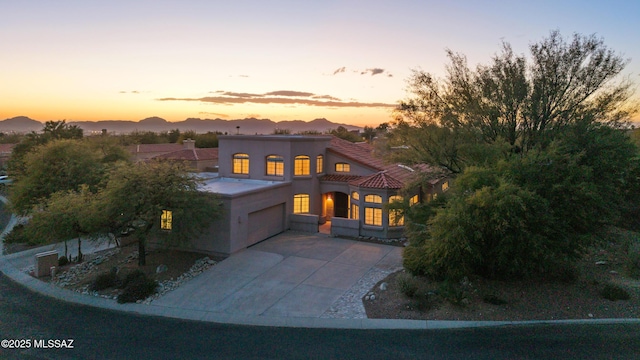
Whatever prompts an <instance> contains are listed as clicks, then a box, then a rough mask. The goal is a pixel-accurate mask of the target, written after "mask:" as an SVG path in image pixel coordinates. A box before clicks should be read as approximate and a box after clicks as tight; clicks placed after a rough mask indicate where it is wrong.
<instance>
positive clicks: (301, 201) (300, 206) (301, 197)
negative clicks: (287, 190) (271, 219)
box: [293, 194, 309, 214]
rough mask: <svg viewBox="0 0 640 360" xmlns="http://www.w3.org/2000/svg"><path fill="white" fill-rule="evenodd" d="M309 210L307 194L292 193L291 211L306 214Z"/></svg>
mask: <svg viewBox="0 0 640 360" xmlns="http://www.w3.org/2000/svg"><path fill="white" fill-rule="evenodd" d="M308 212H309V194H295V195H293V213H294V214H306V213H308Z"/></svg>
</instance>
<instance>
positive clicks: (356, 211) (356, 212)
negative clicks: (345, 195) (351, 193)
mask: <svg viewBox="0 0 640 360" xmlns="http://www.w3.org/2000/svg"><path fill="white" fill-rule="evenodd" d="M351 218H352V219H354V220H358V219H360V207H359V206H358V205H356V204H351Z"/></svg>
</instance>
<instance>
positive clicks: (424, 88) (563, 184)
mask: <svg viewBox="0 0 640 360" xmlns="http://www.w3.org/2000/svg"><path fill="white" fill-rule="evenodd" d="M448 55H449V58H450V64H449V66H448V67H447V75H446V78H445V79H444V80H440V79H437V78H435V77H434V76H433V75H431V74H429V73H426V72H423V71H415V72H414V74H413V76H412V77H411V79H410V80H409V81H410V93H411V95H412V96H411V97H410V98H409V99H407V100H405V101H403V102H402V103H401V104H400V106H399V108H398V110H397V121H396V123H395V124H394V127H393V129H392V130H391V131H390V132H389V135H388V144H389V146H390V147H391V146H393V147H394V149H395V151H393V152H391V157H392V158H394V160H396V161H398V160H399V161H404V162H406V163H410V164H411V163H430V164H434V165H439V166H441V167H444V168H446V169H448V170H450V171H451V172H452V173H454V174H458V179H457V180H456V181H454V182H453V186H452V187H451V191H450V194H448V196H447V197H446V199H447V200H446V201H440V202H438V203H435V204H433V205H431V206H430V205H427V206H424V207H420V208H418V209H414V210H413V211H408V212H407V214H408V222H409V229H410V231H409V237H410V239H411V242H410V244H411V245H410V246H409V248H407V251H406V252H405V266H406V267H407V268H408V269H409V270H411V271H413V272H415V273H422V274H427V275H431V276H434V277H439V278H459V277H462V276H467V275H471V274H478V275H482V276H487V277H507V278H513V277H527V276H535V275H539V274H546V275H550V274H554V273H558V272H560V271H562V269H563V268H564V269H566V268H567V266H570V265H571V264H572V262H573V261H574V260H576V259H578V258H579V257H580V255H581V251H582V250H584V249H585V248H587V247H588V246H590V245H591V244H593V242H594V241H595V239H596V238H597V235H598V233H599V231H600V230H602V229H604V228H606V227H607V226H608V225H613V224H618V223H619V220H620V219H621V218H624V217H625V216H624V213H625V211H629V209H632V208H634V207H633V206H628V205H629V202H630V201H635V200H631V199H632V198H633V199H637V196H634V195H633V194H631V193H629V189H638V185H639V184H638V182H639V181H640V179H639V178H638V171H637V169H638V166H637V158H638V149H637V147H636V146H635V145H634V144H633V143H632V142H631V141H630V139H629V136H628V135H627V134H626V132H625V129H624V125H625V122H626V121H627V120H628V119H629V118H630V116H631V115H632V114H633V113H634V112H635V111H636V109H637V105H636V104H634V103H632V102H631V100H630V99H631V95H632V91H631V87H632V84H631V83H630V82H628V81H626V80H625V79H620V75H621V73H622V71H623V69H624V67H625V65H626V63H627V61H626V60H624V59H623V58H621V57H620V56H619V55H616V54H615V53H614V52H613V51H612V50H610V49H609V48H608V47H606V46H605V45H604V43H603V41H602V40H601V39H597V38H595V37H594V36H581V35H574V36H573V37H572V38H571V39H570V40H566V39H564V38H563V37H561V36H560V34H559V33H558V32H552V33H551V34H550V36H549V37H548V38H546V39H543V40H542V41H541V42H538V43H535V44H532V45H531V46H530V55H529V57H525V56H524V55H516V54H514V53H513V51H512V49H511V47H510V46H509V44H504V45H503V49H502V52H501V53H500V54H498V55H496V56H495V57H494V58H493V59H492V61H491V62H490V63H489V65H479V66H477V67H476V69H470V68H469V67H468V65H467V63H466V59H465V57H464V56H463V55H460V54H456V53H453V52H451V51H449V52H448ZM635 208H636V209H637V207H635ZM420 209H421V210H422V211H421V212H420V211H418V210H420ZM425 214H426V215H425ZM418 221H419V222H420V223H417V222H418ZM412 222H413V224H412Z"/></svg>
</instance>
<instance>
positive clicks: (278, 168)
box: [267, 155, 284, 176]
mask: <svg viewBox="0 0 640 360" xmlns="http://www.w3.org/2000/svg"><path fill="white" fill-rule="evenodd" d="M267 175H272V176H282V175H284V159H283V158H282V156H280V155H269V156H267Z"/></svg>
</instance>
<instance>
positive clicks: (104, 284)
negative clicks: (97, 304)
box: [89, 270, 120, 291]
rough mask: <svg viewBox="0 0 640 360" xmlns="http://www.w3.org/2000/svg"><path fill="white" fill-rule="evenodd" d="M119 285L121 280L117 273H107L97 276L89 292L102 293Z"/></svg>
mask: <svg viewBox="0 0 640 360" xmlns="http://www.w3.org/2000/svg"><path fill="white" fill-rule="evenodd" d="M119 284H120V279H119V278H118V274H117V272H116V271H113V270H112V271H106V272H103V273H101V274H99V275H98V276H96V278H95V280H94V281H93V282H92V283H91V285H90V286H89V290H91V291H100V290H104V289H108V288H111V287H116V286H118V285H119Z"/></svg>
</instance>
